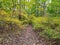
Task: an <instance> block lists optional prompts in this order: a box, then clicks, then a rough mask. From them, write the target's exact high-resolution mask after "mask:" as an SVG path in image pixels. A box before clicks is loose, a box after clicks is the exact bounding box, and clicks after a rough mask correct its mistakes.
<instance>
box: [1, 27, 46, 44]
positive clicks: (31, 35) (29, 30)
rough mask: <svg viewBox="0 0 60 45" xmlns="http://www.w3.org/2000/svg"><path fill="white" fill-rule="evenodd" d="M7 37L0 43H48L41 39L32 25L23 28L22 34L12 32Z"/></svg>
mask: <svg viewBox="0 0 60 45" xmlns="http://www.w3.org/2000/svg"><path fill="white" fill-rule="evenodd" d="M7 37H8V38H7ZM7 37H5V38H4V39H3V41H1V42H0V45H46V43H45V42H44V39H41V41H39V39H38V36H37V34H36V33H35V32H34V31H33V27H32V26H27V27H26V28H24V29H22V32H20V34H17V35H13V34H10V35H8V36H7Z"/></svg>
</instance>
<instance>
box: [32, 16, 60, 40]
mask: <svg viewBox="0 0 60 45" xmlns="http://www.w3.org/2000/svg"><path fill="white" fill-rule="evenodd" d="M32 25H33V26H34V29H35V31H37V30H42V29H43V30H42V31H41V32H40V33H39V35H41V36H43V37H46V38H54V39H60V28H59V27H60V17H53V18H52V17H38V18H35V19H33V20H32Z"/></svg>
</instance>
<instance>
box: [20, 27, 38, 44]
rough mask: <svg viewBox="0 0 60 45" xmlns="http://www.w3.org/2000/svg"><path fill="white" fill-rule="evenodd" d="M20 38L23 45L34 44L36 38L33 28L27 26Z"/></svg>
mask: <svg viewBox="0 0 60 45" xmlns="http://www.w3.org/2000/svg"><path fill="white" fill-rule="evenodd" d="M20 40H21V42H22V44H23V45H36V43H37V41H38V38H37V36H36V35H35V33H34V31H33V28H32V27H31V26H28V27H27V28H26V29H25V30H23V33H22V34H21V37H20Z"/></svg>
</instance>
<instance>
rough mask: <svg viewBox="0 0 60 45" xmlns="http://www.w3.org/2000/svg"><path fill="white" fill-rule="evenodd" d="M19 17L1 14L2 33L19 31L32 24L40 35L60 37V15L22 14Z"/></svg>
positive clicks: (51, 37) (0, 26) (0, 28)
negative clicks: (39, 15) (37, 15)
mask: <svg viewBox="0 0 60 45" xmlns="http://www.w3.org/2000/svg"><path fill="white" fill-rule="evenodd" d="M21 17H22V18H21V19H19V18H18V17H17V18H16V16H15V15H14V16H13V17H12V16H11V15H9V14H0V34H2V33H4V34H9V33H11V32H12V33H14V32H15V31H16V32H17V31H18V30H21V28H24V27H23V26H25V25H32V26H33V30H34V31H37V33H38V34H39V36H42V37H45V38H47V39H60V17H36V16H35V15H30V16H28V15H22V16H21ZM6 32H7V33H6Z"/></svg>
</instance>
